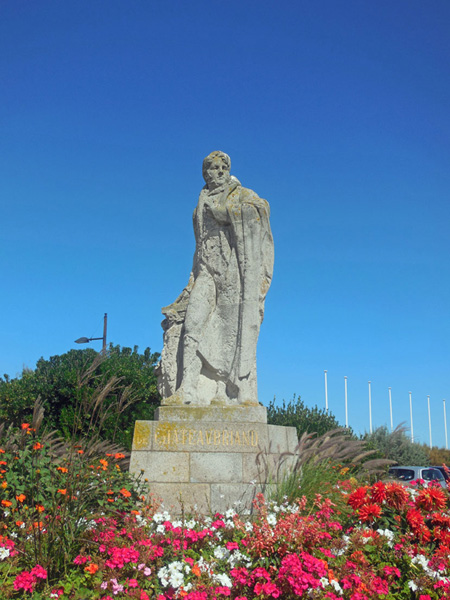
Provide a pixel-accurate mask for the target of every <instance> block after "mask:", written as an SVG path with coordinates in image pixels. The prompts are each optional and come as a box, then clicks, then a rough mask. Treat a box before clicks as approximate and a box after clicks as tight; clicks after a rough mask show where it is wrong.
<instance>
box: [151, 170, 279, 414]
mask: <svg viewBox="0 0 450 600" xmlns="http://www.w3.org/2000/svg"><path fill="white" fill-rule="evenodd" d="M269 216H270V209H269V204H268V202H267V201H266V200H263V199H262V198H259V197H258V196H257V194H256V193H255V192H253V191H252V190H249V189H246V188H243V187H242V186H241V184H240V182H239V181H238V180H237V179H236V178H235V177H232V178H231V183H230V184H229V185H228V186H226V188H225V189H223V190H219V191H218V193H214V192H213V193H211V192H210V191H209V190H208V188H207V187H206V186H205V187H204V188H203V190H202V191H201V193H200V198H199V202H198V205H197V207H196V209H195V211H194V216H193V220H194V232H195V239H196V249H195V255H194V262H193V267H192V272H191V275H190V278H189V283H188V285H187V286H186V288H185V289H184V290H183V292H182V293H181V294H180V296H179V297H178V298H177V300H176V301H175V302H174V303H173V304H171V305H170V306H167V307H165V308H163V309H162V312H163V314H164V315H165V317H166V318H165V320H164V321H163V323H162V325H163V328H164V348H163V352H162V355H161V362H160V366H159V377H158V386H159V391H160V393H161V395H162V396H163V404H165V403H167V404H170V403H175V404H182V403H183V377H184V374H185V372H186V369H187V368H188V365H186V364H185V362H186V361H185V360H184V359H185V356H184V355H185V354H186V347H187V344H188V343H191V344H195V347H196V356H197V357H199V358H200V360H201V369H200V372H199V374H198V381H197V384H196V397H197V398H198V403H199V404H209V403H210V402H211V401H218V402H220V403H225V404H227V403H230V404H234V403H245V404H257V403H258V399H257V386H256V344H257V340H258V335H259V328H260V325H261V322H262V319H263V315H264V300H265V297H266V294H267V291H268V289H269V286H270V283H271V279H272V271H273V259H274V250H273V238H272V233H271V229H270V222H269ZM165 399H167V402H165V401H164V400H165Z"/></svg>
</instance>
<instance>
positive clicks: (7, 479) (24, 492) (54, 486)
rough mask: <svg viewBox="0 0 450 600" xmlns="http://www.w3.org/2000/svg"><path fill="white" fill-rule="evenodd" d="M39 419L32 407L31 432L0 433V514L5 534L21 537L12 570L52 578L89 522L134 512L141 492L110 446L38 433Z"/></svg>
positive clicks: (38, 409) (81, 541) (22, 429)
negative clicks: (35, 568) (33, 569)
mask: <svg viewBox="0 0 450 600" xmlns="http://www.w3.org/2000/svg"><path fill="white" fill-rule="evenodd" d="M42 419H43V410H42V407H41V405H40V404H39V403H37V405H36V407H35V411H34V418H33V423H32V425H34V427H33V426H31V425H30V424H29V423H23V424H22V425H21V426H20V427H14V426H9V427H8V428H7V427H5V426H4V425H3V426H1V427H0V458H1V465H2V467H1V474H0V480H1V485H0V508H1V509H2V511H3V512H2V521H3V527H4V528H5V529H7V530H8V532H9V535H10V536H11V537H12V538H17V537H18V536H20V535H23V534H24V533H25V536H26V537H25V545H24V549H23V554H22V555H19V557H18V561H17V564H16V568H17V569H18V570H20V569H21V568H23V567H25V566H26V565H27V564H29V562H32V563H34V564H37V565H40V566H41V567H43V568H45V569H46V570H47V571H48V573H49V576H50V578H52V576H53V575H55V574H57V573H61V572H65V571H66V570H67V567H69V566H70V565H71V563H72V561H73V557H74V556H76V554H78V552H79V551H80V550H81V549H82V548H83V547H84V545H85V540H84V539H83V538H84V535H85V532H86V530H87V529H88V528H89V526H90V524H92V519H94V518H95V517H97V518H98V517H100V516H104V517H105V518H107V517H108V516H114V515H116V514H117V513H118V512H121V511H125V510H130V509H134V508H136V507H137V506H138V504H140V503H141V501H142V497H143V496H142V494H143V492H144V491H146V487H145V486H144V485H143V484H142V483H141V481H140V478H136V477H134V476H133V475H130V473H128V471H127V470H125V469H123V467H124V466H125V465H126V461H124V459H125V458H126V457H125V455H124V454H123V453H121V452H118V451H117V450H118V448H117V447H116V446H115V445H112V444H110V443H107V442H100V441H98V440H96V439H95V437H94V438H92V439H90V440H82V441H80V442H76V441H74V440H71V441H69V442H67V441H63V440H61V439H60V438H58V437H57V436H56V435H55V434H54V433H51V434H45V433H43V434H40V433H39V426H40V424H41V423H42Z"/></svg>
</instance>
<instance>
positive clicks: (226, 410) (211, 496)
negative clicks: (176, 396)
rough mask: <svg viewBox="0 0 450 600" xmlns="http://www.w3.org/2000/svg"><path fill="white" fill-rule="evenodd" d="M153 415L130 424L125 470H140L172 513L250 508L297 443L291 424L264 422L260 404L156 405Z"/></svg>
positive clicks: (284, 466) (283, 467) (274, 479)
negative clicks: (130, 445) (152, 418)
mask: <svg viewBox="0 0 450 600" xmlns="http://www.w3.org/2000/svg"><path fill="white" fill-rule="evenodd" d="M155 418H156V420H155V421H137V422H136V425H135V430H134V439H133V448H132V453H131V461H130V471H132V472H133V473H136V474H138V473H140V472H141V471H144V478H145V479H147V480H148V482H149V486H150V491H151V493H152V494H154V495H155V496H157V497H159V498H161V499H162V500H163V502H164V506H165V507H166V508H167V509H169V510H171V511H172V513H179V512H181V509H182V507H184V510H185V511H192V510H197V511H198V512H201V513H209V512H213V513H214V512H224V511H225V510H227V509H228V508H234V509H235V510H237V512H241V511H246V512H248V511H251V507H252V500H253V498H254V497H255V495H256V494H257V493H258V492H263V493H264V492H266V493H267V491H268V490H270V486H273V485H275V484H276V482H277V480H279V479H280V477H282V475H283V473H284V472H285V471H286V469H287V468H289V466H290V465H291V464H292V461H293V457H292V456H291V455H290V453H293V452H294V451H295V448H296V446H297V443H298V440H297V433H296V429H295V427H281V426H277V425H268V424H267V412H266V409H265V407H263V406H232V407H224V406H205V407H200V406H192V407H190V406H161V407H160V408H159V409H158V410H157V411H156V413H155ZM285 453H286V454H285Z"/></svg>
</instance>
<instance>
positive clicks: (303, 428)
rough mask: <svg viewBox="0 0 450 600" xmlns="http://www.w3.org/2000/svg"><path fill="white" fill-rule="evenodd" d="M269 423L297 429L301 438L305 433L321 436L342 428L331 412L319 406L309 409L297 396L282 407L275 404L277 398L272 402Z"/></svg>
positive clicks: (268, 416) (268, 415)
mask: <svg viewBox="0 0 450 600" xmlns="http://www.w3.org/2000/svg"><path fill="white" fill-rule="evenodd" d="M267 421H268V423H270V424H271V425H284V426H287V427H296V428H297V435H298V437H299V438H300V437H301V436H302V434H303V433H317V435H319V436H320V435H322V434H324V433H326V432H327V431H330V430H331V429H336V428H337V427H340V425H339V422H338V421H337V419H336V417H335V416H334V415H333V414H332V413H331V412H326V411H325V410H323V409H321V408H318V407H317V406H315V407H314V408H308V407H307V406H305V405H304V403H303V402H302V401H301V399H300V397H296V396H295V395H294V397H293V399H292V400H290V401H289V402H288V403H287V404H286V401H285V400H283V403H282V405H281V406H280V405H277V404H275V398H274V399H273V400H271V402H270V403H269V406H268V407H267Z"/></svg>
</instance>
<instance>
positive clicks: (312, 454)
mask: <svg viewBox="0 0 450 600" xmlns="http://www.w3.org/2000/svg"><path fill="white" fill-rule="evenodd" d="M374 454H376V451H375V450H367V443H366V442H365V441H364V440H357V439H355V438H354V437H353V436H352V435H351V434H350V432H349V430H348V429H345V428H336V429H333V430H331V431H328V432H326V433H324V434H323V435H320V436H317V435H316V434H315V433H303V435H302V436H301V438H300V441H299V443H298V446H297V448H296V450H295V452H294V453H289V452H285V453H283V454H281V455H280V458H279V461H278V464H277V465H276V467H275V469H272V472H271V470H270V468H269V465H268V461H267V458H266V455H265V453H264V452H261V453H260V454H259V455H258V457H257V462H258V464H259V465H260V470H261V472H264V473H265V477H266V480H269V481H270V482H271V483H275V484H276V491H275V492H272V497H273V498H276V499H278V500H279V501H281V499H282V498H283V497H284V496H286V497H287V498H288V499H289V500H290V501H293V500H295V499H296V498H298V497H301V496H303V495H305V496H306V497H307V498H308V499H310V500H313V499H314V497H315V494H316V493H319V492H322V491H323V490H324V489H325V488H326V489H328V490H329V491H330V492H331V491H333V490H334V491H335V492H336V491H337V490H336V487H335V484H337V482H338V481H340V480H343V479H349V478H350V477H358V478H363V479H365V480H367V479H371V478H372V479H373V478H374V477H375V475H377V474H378V475H380V474H381V473H384V472H385V470H386V467H387V466H388V465H391V464H393V461H390V460H386V459H380V458H375V459H371V458H370V457H371V456H373V455H374ZM339 495H340V494H339V493H336V494H335V501H336V502H339Z"/></svg>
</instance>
